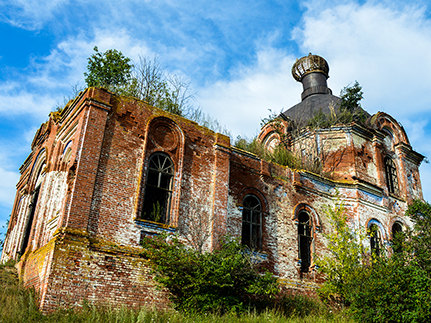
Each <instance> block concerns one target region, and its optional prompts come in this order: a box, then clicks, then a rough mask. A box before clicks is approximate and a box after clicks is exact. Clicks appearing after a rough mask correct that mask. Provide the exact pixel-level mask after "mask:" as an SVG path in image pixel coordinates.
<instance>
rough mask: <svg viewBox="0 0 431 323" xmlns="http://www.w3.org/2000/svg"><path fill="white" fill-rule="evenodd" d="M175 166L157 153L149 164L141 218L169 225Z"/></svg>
mask: <svg viewBox="0 0 431 323" xmlns="http://www.w3.org/2000/svg"><path fill="white" fill-rule="evenodd" d="M173 178H174V164H173V163H172V161H171V159H170V158H169V157H168V156H167V155H164V154H160V153H156V154H154V155H152V156H151V157H150V160H149V163H148V173H147V181H146V184H145V192H144V203H143V208H142V213H141V218H142V219H144V220H149V221H153V222H158V223H165V224H168V223H169V221H170V219H169V211H170V206H171V196H172V182H173Z"/></svg>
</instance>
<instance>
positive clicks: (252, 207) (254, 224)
mask: <svg viewBox="0 0 431 323" xmlns="http://www.w3.org/2000/svg"><path fill="white" fill-rule="evenodd" d="M242 204H243V209H242V237H241V243H242V244H243V245H246V246H248V247H249V248H250V249H253V250H261V248H262V206H261V204H260V200H259V199H258V198H257V197H256V196H254V195H247V196H246V197H245V198H244V201H243V203H242Z"/></svg>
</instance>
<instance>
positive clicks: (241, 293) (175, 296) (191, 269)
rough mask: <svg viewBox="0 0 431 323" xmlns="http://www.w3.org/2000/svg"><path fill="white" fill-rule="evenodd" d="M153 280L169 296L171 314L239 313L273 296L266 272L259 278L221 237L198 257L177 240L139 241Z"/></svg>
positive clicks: (239, 250)
mask: <svg viewBox="0 0 431 323" xmlns="http://www.w3.org/2000/svg"><path fill="white" fill-rule="evenodd" d="M143 247H144V248H145V252H144V255H145V256H146V257H148V258H149V260H150V264H151V267H152V268H153V270H154V272H155V275H156V276H155V279H156V280H157V281H158V282H159V283H161V284H162V285H163V286H164V287H166V288H167V289H168V290H169V292H170V293H171V300H172V302H173V303H174V305H175V307H176V309H178V310H182V311H185V312H187V313H190V312H200V313H226V312H232V311H233V312H243V311H245V310H247V309H248V308H250V307H251V308H253V307H258V306H261V304H262V303H265V302H267V301H268V300H269V299H271V298H272V297H273V296H274V295H275V294H276V293H277V292H278V283H277V280H276V278H275V277H273V275H272V274H270V273H269V272H265V273H264V274H260V273H259V272H258V270H257V268H256V265H255V264H253V262H252V260H251V258H250V252H249V251H248V250H247V249H245V248H244V247H243V246H242V245H241V244H240V243H239V242H238V241H237V240H233V239H229V238H228V237H226V238H224V239H223V240H222V241H221V242H220V248H219V249H216V250H214V251H213V252H204V253H199V252H198V251H196V250H194V249H191V248H187V247H186V246H184V245H183V244H182V243H181V242H180V241H179V239H178V237H177V236H167V235H160V236H155V237H151V238H150V237H147V238H145V239H144V241H143Z"/></svg>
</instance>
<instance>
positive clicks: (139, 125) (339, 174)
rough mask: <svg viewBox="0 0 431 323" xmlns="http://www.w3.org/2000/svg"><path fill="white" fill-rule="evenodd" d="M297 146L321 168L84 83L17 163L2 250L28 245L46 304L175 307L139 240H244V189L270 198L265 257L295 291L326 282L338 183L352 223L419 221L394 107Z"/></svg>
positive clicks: (409, 159) (414, 182)
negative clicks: (158, 203) (156, 182)
mask: <svg viewBox="0 0 431 323" xmlns="http://www.w3.org/2000/svg"><path fill="white" fill-rule="evenodd" d="M282 126H283V127H284V128H283V129H285V130H286V129H288V125H287V124H285V123H282ZM271 131H273V129H271V127H269V126H268V127H266V128H264V130H263V133H262V134H261V135H260V136H259V138H263V139H262V140H264V141H265V144H268V145H270V144H271V143H272V142H273V141H274V140H275V141H277V140H278V141H280V140H281V137H280V136H278V137H277V136H276V134H275V133H274V132H271ZM291 149H292V152H293V153H294V154H295V155H297V156H300V157H301V158H302V159H303V162H304V163H307V162H308V163H315V161H316V158H318V159H320V160H321V164H320V165H318V166H321V167H322V170H323V174H325V176H322V175H317V174H315V173H312V172H310V171H304V170H292V169H290V168H288V167H283V166H280V165H276V164H272V163H268V162H265V161H263V160H261V159H259V158H258V157H257V156H255V155H253V154H250V153H248V152H245V151H242V150H239V149H237V148H234V147H231V144H230V140H229V138H228V137H226V136H224V135H221V134H216V133H214V132H212V131H210V130H208V129H206V128H204V127H201V126H199V125H197V124H196V123H195V122H192V121H189V120H187V119H185V118H182V117H179V116H176V115H171V114H169V113H167V112H164V111H161V110H159V109H156V108H154V107H150V106H148V105H147V104H146V103H144V102H141V101H137V100H134V99H128V98H122V97H118V96H115V95H111V93H109V92H107V91H105V90H102V89H96V88H90V89H87V90H86V91H85V92H83V93H81V94H80V96H79V97H78V98H77V99H76V100H75V101H74V102H71V103H70V104H68V105H67V106H66V108H65V109H64V111H63V112H62V113H61V114H52V115H51V118H50V120H49V121H48V122H47V123H46V124H44V125H42V126H41V128H40V129H39V131H38V132H37V134H36V136H35V139H34V141H33V143H32V153H31V154H30V156H29V157H28V158H27V160H26V161H25V162H24V165H23V166H22V167H21V169H20V170H21V179H20V181H19V183H18V185H17V189H18V190H17V197H16V201H15V205H14V209H13V212H12V216H11V221H10V224H9V228H8V236H7V240H6V243H5V247H4V251H3V254H2V260H7V259H9V258H12V259H19V257H20V254H21V253H23V255H22V257H21V259H20V261H19V263H18V267H19V269H20V275H21V277H22V279H23V281H24V282H25V284H26V285H28V286H34V287H35V288H36V289H37V290H39V291H40V293H41V306H42V308H43V309H44V310H46V311H49V310H52V309H53V308H55V307H57V306H68V305H77V306H79V304H81V303H82V301H83V300H84V299H86V300H88V301H91V302H100V303H105V304H106V303H110V304H112V305H118V304H126V305H130V306H132V307H137V306H140V305H143V304H146V305H153V304H154V305H156V306H159V307H166V306H168V302H167V294H166V292H164V291H158V290H156V289H155V283H154V281H153V279H152V276H151V273H150V271H149V269H148V266H147V261H146V260H145V259H143V258H142V257H141V256H140V252H141V247H140V245H139V244H140V240H141V239H142V236H144V235H147V234H154V233H157V232H160V231H169V232H174V231H177V232H179V233H181V234H182V235H183V236H184V237H185V240H187V241H188V243H191V244H193V245H194V246H199V247H202V248H203V249H207V250H211V249H212V248H215V247H217V242H218V238H219V237H220V235H223V234H225V233H228V234H230V235H232V236H234V237H238V238H240V237H241V235H242V223H243V218H242V217H243V207H244V206H243V203H244V199H245V198H246V197H247V196H249V195H253V196H255V197H257V199H259V201H260V204H261V208H262V209H261V211H262V224H261V228H262V239H261V241H262V248H261V250H259V252H258V253H257V257H258V258H259V259H260V260H262V266H265V267H266V268H268V269H270V270H271V271H273V272H274V273H275V274H276V275H278V276H279V277H280V279H281V280H282V281H283V283H284V284H285V285H286V286H288V287H295V286H296V287H298V286H299V287H301V288H304V287H307V286H308V285H307V284H308V283H313V282H321V280H322V277H321V276H319V274H318V273H317V272H316V270H315V267H314V263H313V260H314V258H315V256H316V255H318V256H322V255H324V254H325V253H327V252H328V251H327V248H326V246H327V243H328V242H327V241H326V240H325V238H324V233H328V232H330V230H331V227H330V226H329V224H328V221H327V217H326V213H325V207H326V206H328V205H333V202H334V200H335V198H336V194H337V193H336V192H337V191H338V192H339V194H340V197H341V199H342V200H343V202H344V203H345V206H346V210H347V212H348V216H349V219H350V221H351V223H352V225H353V226H355V227H363V228H368V227H369V225H370V223H378V225H379V228H380V230H381V232H382V239H383V242H384V243H385V244H387V245H388V244H389V240H390V238H391V234H392V226H393V224H394V223H395V222H399V223H402V224H403V225H404V226H410V225H411V222H410V221H409V220H408V219H406V218H405V217H404V215H403V214H404V212H405V210H406V208H407V204H408V202H410V201H411V200H412V199H413V198H422V191H421V186H420V179H419V172H418V165H419V164H420V162H421V160H422V159H421V158H422V156H421V155H419V154H417V153H415V152H414V151H412V149H411V147H410V146H409V143H408V139H407V137H406V135H405V133H404V130H403V129H402V128H401V127H400V126H399V125H398V123H396V122H395V121H394V120H392V119H391V118H390V117H389V116H387V115H386V114H379V115H378V116H376V117H375V118H374V119H372V120H371V124H370V125H369V126H359V125H354V124H353V125H350V126H337V127H333V128H330V129H323V130H319V131H314V132H310V131H309V132H304V133H303V134H302V135H301V136H300V137H299V138H297V139H295V140H294V141H293V142H292V145H291ZM155 153H161V154H163V155H164V156H168V157H169V159H170V160H171V161H172V163H173V175H172V176H173V177H172V178H173V179H172V188H171V192H170V194H172V195H171V200H170V204H169V216H170V219H169V221H167V223H156V222H152V221H148V220H145V219H144V217H143V216H142V209H143V204H144V198H145V197H144V192H145V187H146V181H147V174H148V169H149V160H150V157H151V156H154V155H153V154H155ZM387 156H389V157H390V158H391V159H392V160H393V161H394V163H395V165H396V171H397V178H398V184H399V192H396V193H394V192H389V191H388V188H387V176H388V175H387V173H386V172H385V164H384V158H385V157H387ZM301 212H306V213H307V214H308V216H309V219H310V225H311V227H312V231H311V237H312V242H311V244H310V254H311V264H310V268H309V270H307V271H305V272H303V270H302V271H301V268H300V266H301V265H300V261H301V259H300V256H299V249H300V248H299V243H298V241H299V240H298V239H299V238H298V232H299V229H298V225H299V224H298V223H299V214H300V213H301ZM31 219H33V220H31ZM195 243H196V245H195ZM24 251H25V253H24ZM304 282H308V283H307V284H305V283H304ZM305 285H307V286H305ZM312 286H314V285H312V284H311V285H309V286H308V287H312Z"/></svg>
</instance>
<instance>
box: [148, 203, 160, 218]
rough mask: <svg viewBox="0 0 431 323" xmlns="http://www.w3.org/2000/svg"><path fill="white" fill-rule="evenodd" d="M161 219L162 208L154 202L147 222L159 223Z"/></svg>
mask: <svg viewBox="0 0 431 323" xmlns="http://www.w3.org/2000/svg"><path fill="white" fill-rule="evenodd" d="M161 217H162V207H161V205H160V202H159V201H156V203H154V204H153V209H152V210H151V213H150V218H149V220H151V221H154V222H159V221H160V219H161Z"/></svg>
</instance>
